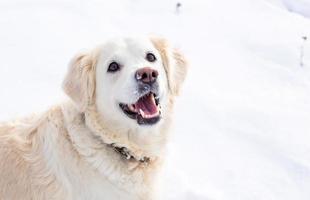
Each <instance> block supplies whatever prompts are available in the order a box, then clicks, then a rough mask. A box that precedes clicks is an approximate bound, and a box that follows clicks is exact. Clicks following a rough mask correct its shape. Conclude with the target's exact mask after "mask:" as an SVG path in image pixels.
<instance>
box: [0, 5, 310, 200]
mask: <svg viewBox="0 0 310 200" xmlns="http://www.w3.org/2000/svg"><path fill="white" fill-rule="evenodd" d="M180 2H181V4H182V6H181V7H180V9H179V11H178V12H177V11H176V3H177V1H175V0H157V1H155V0H113V1H111V0H110V1H108V0H104V1H99V0H27V1H25V0H0V95H1V96H0V120H9V119H12V118H16V117H22V116H25V115H28V114H30V113H32V112H41V111H44V110H46V109H48V107H49V106H51V105H53V104H57V103H59V102H61V101H62V100H63V99H64V98H65V95H64V94H63V93H62V91H61V81H62V79H63V77H64V74H65V71H66V68H67V63H68V61H69V60H70V58H71V57H72V56H73V55H74V54H75V53H77V52H79V51H80V50H81V49H87V48H92V47H93V46H95V45H97V44H99V43H100V42H101V41H103V40H105V39H106V38H108V37H111V36H115V35H118V34H122V35H129V34H150V33H151V34H157V35H160V36H164V37H166V38H168V39H169V40H170V41H171V43H172V44H174V45H175V46H176V47H178V48H180V49H181V50H182V51H183V52H184V53H185V55H186V56H187V58H188V60H189V62H190V64H191V66H190V73H189V76H188V79H187V81H186V83H185V86H184V90H183V93H182V96H181V97H180V98H179V99H178V103H177V107H176V112H175V118H176V120H175V126H174V129H173V132H174V134H173V138H172V140H171V141H172V142H171V145H170V154H169V157H168V163H167V166H166V176H165V177H163V179H164V180H165V182H166V186H165V188H166V194H165V196H166V198H167V199H170V200H211V199H214V200H221V199H224V200H309V199H310V19H309V18H307V17H310V2H309V0H283V1H281V0H269V1H268V0H234V1H230V0H182V1H180ZM302 36H307V37H308V40H307V41H304V40H303V39H302ZM302 49H303V50H302ZM301 51H303V54H304V56H303V63H304V65H303V66H301V65H300V62H301Z"/></svg>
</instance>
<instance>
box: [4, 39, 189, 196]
mask: <svg viewBox="0 0 310 200" xmlns="http://www.w3.org/2000/svg"><path fill="white" fill-rule="evenodd" d="M186 72H187V67H186V62H185V60H184V58H183V56H182V55H181V54H180V53H179V52H178V51H177V50H176V49H173V48H170V47H169V46H168V45H167V43H166V41H165V40H163V39H160V38H133V37H132V38H119V39H113V40H110V41H108V42H106V43H104V44H103V45H102V46H100V47H98V48H96V49H94V50H92V51H90V52H87V53H84V54H80V55H78V56H76V57H75V58H73V60H72V61H71V64H70V66H69V71H68V74H67V76H66V78H65V80H64V84H63V88H64V91H65V92H66V94H67V95H68V96H69V97H70V99H71V100H70V101H68V102H66V103H64V104H62V105H59V106H55V107H54V108H51V109H50V110H48V111H47V112H46V113H44V114H42V115H39V116H32V117H30V118H27V119H23V120H19V121H14V122H10V123H2V124H0V157H1V159H0V199H1V200H36V199H40V200H41V199H46V200H51V199H59V200H63V199H66V200H67V199H68V200H78V199H81V200H82V199H83V200H97V199H98V200H114V199H128V200H131V199H132V200H150V199H157V198H158V193H159V192H158V184H157V182H158V181H157V180H158V179H157V178H158V174H159V171H160V167H161V165H162V163H163V159H164V156H165V153H164V152H165V145H166V142H167V133H168V129H169V126H170V124H171V113H172V107H173V102H174V97H175V96H176V95H177V94H178V92H179V89H180V86H181V84H182V82H183V81H184V78H185V75H186Z"/></svg>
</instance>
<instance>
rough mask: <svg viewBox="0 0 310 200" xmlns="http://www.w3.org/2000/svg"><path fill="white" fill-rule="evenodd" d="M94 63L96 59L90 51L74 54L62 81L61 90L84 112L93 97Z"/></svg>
mask: <svg viewBox="0 0 310 200" xmlns="http://www.w3.org/2000/svg"><path fill="white" fill-rule="evenodd" d="M95 64H96V59H95V57H94V56H93V55H92V54H91V53H81V54H79V55H77V56H75V57H74V58H73V59H72V60H71V62H70V64H69V69H68V72H67V75H66V77H65V79H64V81H63V90H64V91H65V93H66V94H67V95H68V96H69V97H70V98H71V99H72V100H73V102H74V103H75V104H76V106H77V108H78V109H79V111H81V112H84V111H85V110H86V108H87V106H88V105H89V104H90V103H92V100H93V99H94V95H95Z"/></svg>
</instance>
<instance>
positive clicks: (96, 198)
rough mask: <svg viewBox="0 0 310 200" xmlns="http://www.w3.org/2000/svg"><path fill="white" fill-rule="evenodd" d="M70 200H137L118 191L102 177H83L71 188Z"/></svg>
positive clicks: (120, 190)
mask: <svg viewBox="0 0 310 200" xmlns="http://www.w3.org/2000/svg"><path fill="white" fill-rule="evenodd" d="M71 196H72V200H73V199H74V200H122V199H126V200H137V199H138V198H136V197H135V196H134V195H133V194H130V193H128V192H125V190H122V189H119V188H118V187H116V186H115V185H114V184H113V183H111V182H110V181H109V180H107V179H104V178H103V177H93V176H92V177H83V178H82V179H81V180H80V181H79V183H78V184H76V185H75V186H74V188H72V195H71Z"/></svg>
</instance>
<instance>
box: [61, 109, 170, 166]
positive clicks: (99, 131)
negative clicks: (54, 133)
mask: <svg viewBox="0 0 310 200" xmlns="http://www.w3.org/2000/svg"><path fill="white" fill-rule="evenodd" d="M65 107H66V108H65V110H66V111H65V112H66V114H65V115H66V116H65V118H66V121H67V123H68V124H71V125H70V126H80V128H77V129H83V130H84V131H85V133H84V132H83V133H81V134H78V133H74V131H75V130H72V131H71V133H69V135H70V137H74V138H73V139H79V140H80V139H82V140H86V141H88V140H91V141H92V143H95V144H98V145H101V147H106V148H107V149H110V150H113V152H114V153H117V154H118V155H119V157H120V158H121V159H122V160H123V162H130V163H132V162H137V163H140V164H149V163H151V162H152V161H153V160H156V159H157V158H158V157H159V155H161V153H159V152H158V151H163V150H164V146H165V144H164V143H163V142H161V143H160V144H159V145H157V146H156V145H154V144H156V140H152V141H154V142H153V143H151V144H150V145H146V147H144V146H143V145H145V142H143V143H142V145H141V144H138V143H136V142H133V141H132V140H130V141H129V140H128V138H125V137H123V138H122V137H120V136H123V135H126V134H113V132H112V130H109V129H108V128H106V127H104V125H103V123H101V122H100V121H98V119H99V116H98V115H97V112H95V111H92V112H85V113H81V112H79V111H78V110H76V108H75V106H74V105H73V104H70V103H68V104H66V105H65ZM63 110H64V109H63ZM69 132H70V131H69ZM116 136H117V137H116ZM158 143H159V142H158ZM152 145H153V146H152ZM84 148H86V147H84ZM154 149H155V150H154ZM158 149H159V150H158Z"/></svg>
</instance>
